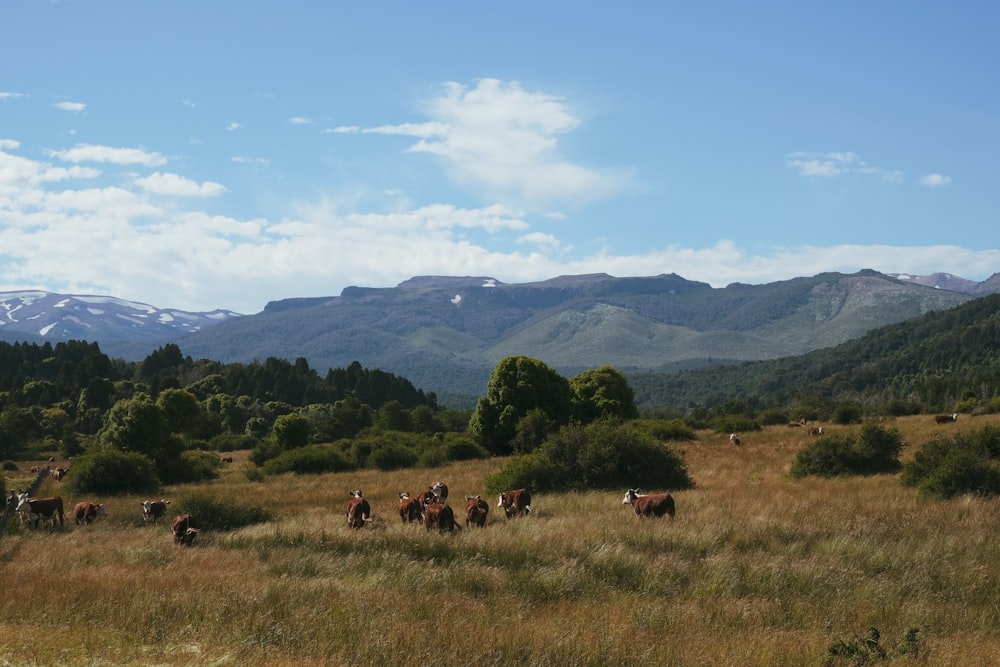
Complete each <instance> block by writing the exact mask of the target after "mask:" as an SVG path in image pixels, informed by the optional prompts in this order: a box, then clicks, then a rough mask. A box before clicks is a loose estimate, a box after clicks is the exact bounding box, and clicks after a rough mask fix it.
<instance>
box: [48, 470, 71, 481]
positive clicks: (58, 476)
mask: <svg viewBox="0 0 1000 667" xmlns="http://www.w3.org/2000/svg"><path fill="white" fill-rule="evenodd" d="M66 473H67V470H66V468H56V469H55V470H53V471H52V472H50V473H49V474H50V475H51V476H52V479H54V480H56V481H57V482H61V481H62V478H63V477H65V476H66Z"/></svg>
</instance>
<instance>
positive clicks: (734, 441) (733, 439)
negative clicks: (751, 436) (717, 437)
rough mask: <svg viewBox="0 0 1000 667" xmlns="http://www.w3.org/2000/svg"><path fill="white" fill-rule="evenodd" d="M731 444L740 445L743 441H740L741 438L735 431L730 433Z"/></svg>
mask: <svg viewBox="0 0 1000 667" xmlns="http://www.w3.org/2000/svg"><path fill="white" fill-rule="evenodd" d="M729 444H730V445H734V446H736V447H739V446H740V445H741V444H742V443H741V442H740V439H739V438H737V437H736V434H735V433H730V434H729Z"/></svg>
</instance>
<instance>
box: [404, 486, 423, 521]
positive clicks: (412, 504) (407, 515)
mask: <svg viewBox="0 0 1000 667" xmlns="http://www.w3.org/2000/svg"><path fill="white" fill-rule="evenodd" d="M399 518H400V519H402V520H403V523H410V522H413V521H423V519H424V506H423V503H421V502H420V499H419V498H416V497H413V496H411V495H410V494H408V493H401V494H399Z"/></svg>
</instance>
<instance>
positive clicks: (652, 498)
mask: <svg viewBox="0 0 1000 667" xmlns="http://www.w3.org/2000/svg"><path fill="white" fill-rule="evenodd" d="M622 505H631V506H632V509H633V510H634V511H635V515H636V516H637V517H640V518H641V517H647V516H656V517H660V516H663V515H664V514H667V515H669V516H670V518H671V519H673V518H674V512H675V509H674V497H673V496H671V495H670V494H669V493H654V494H649V495H640V494H639V489H629V490H628V491H626V492H625V497H624V498H622Z"/></svg>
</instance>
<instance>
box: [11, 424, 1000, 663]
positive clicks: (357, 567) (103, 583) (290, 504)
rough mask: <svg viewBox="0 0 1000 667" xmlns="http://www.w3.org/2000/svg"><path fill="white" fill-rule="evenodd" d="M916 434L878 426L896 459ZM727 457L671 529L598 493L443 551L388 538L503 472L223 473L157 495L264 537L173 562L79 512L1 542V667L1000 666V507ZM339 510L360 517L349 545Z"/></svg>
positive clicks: (122, 513) (556, 501)
mask: <svg viewBox="0 0 1000 667" xmlns="http://www.w3.org/2000/svg"><path fill="white" fill-rule="evenodd" d="M986 419H990V418H985V417H984V418H979V419H977V420H975V421H974V420H972V419H968V420H964V421H959V422H958V423H957V424H953V425H950V426H949V428H972V427H973V426H978V425H979V424H980V423H985V420H986ZM926 420H927V418H926V417H920V418H918V417H914V418H905V419H902V420H900V421H899V422H897V424H898V426H899V427H900V430H901V432H902V433H903V436H904V439H905V440H906V442H907V443H908V447H907V449H906V450H904V454H903V456H904V458H905V457H906V456H908V455H912V451H913V450H914V449H915V448H916V447H917V446H919V444H921V443H922V442H923V441H924V440H925V439H926V438H928V437H930V435H931V433H932V430H931V427H930V426H928V425H927V424H926V423H925V421H926ZM981 420H982V421H981ZM937 428H940V427H937ZM743 440H744V442H743V446H742V447H741V448H739V449H736V448H733V447H730V446H729V444H728V443H727V442H725V441H724V440H723V439H720V438H719V436H718V435H717V434H711V433H701V434H699V438H698V440H697V441H696V442H692V443H686V444H685V445H684V449H685V450H686V451H685V454H686V460H687V463H688V466H689V470H690V472H691V475H692V477H693V478H694V480H695V483H696V485H697V486H696V487H695V488H694V489H691V490H685V491H677V492H675V493H674V496H675V498H676V501H677V518H676V519H675V520H673V521H671V520H669V519H663V520H639V519H637V518H636V517H635V516H633V514H632V512H631V509H630V508H628V507H626V506H623V505H622V504H621V498H622V495H623V494H624V491H625V489H616V490H607V491H591V492H586V493H572V494H535V498H534V503H533V512H532V515H531V516H530V517H528V518H526V519H519V520H511V521H507V520H506V519H505V518H503V515H502V512H499V511H498V509H497V508H496V507H495V503H496V500H495V499H490V500H491V511H490V517H489V520H488V523H487V527H486V528H485V529H483V530H480V529H465V530H462V531H461V532H459V533H457V534H447V533H446V534H438V533H437V532H428V531H426V530H425V529H424V528H423V527H421V526H416V525H403V524H402V523H401V522H400V520H399V517H398V514H397V513H396V506H397V500H398V493H399V492H400V491H410V492H417V491H420V490H423V489H425V488H426V487H427V486H428V485H429V484H430V483H431V482H433V481H435V480H437V479H442V480H444V481H446V482H447V483H448V485H449V487H450V488H451V492H452V495H451V500H452V504H453V505H454V506H455V507H456V510H458V509H459V508H460V507H461V506H462V505H463V502H462V501H463V499H464V495H465V494H473V495H474V494H478V493H482V492H483V480H484V478H485V476H486V475H487V474H489V473H492V472H495V471H496V470H498V469H499V468H500V467H501V465H502V464H503V461H498V460H482V461H469V462H464V463H461V464H454V465H451V466H447V467H443V468H435V469H415V470H405V471H398V472H384V471H358V472H354V473H350V474H346V473H343V474H329V475H319V476H309V475H306V476H283V477H279V478H271V479H268V480H267V481H265V482H251V481H248V480H247V479H246V476H245V475H243V474H242V469H241V465H240V462H239V461H237V462H236V463H234V464H232V465H230V466H227V468H226V470H225V471H224V473H223V477H222V478H221V479H220V480H217V481H214V482H210V483H205V484H200V485H193V486H185V487H182V488H176V489H167V490H166V492H165V494H164V495H165V497H167V498H171V497H173V496H174V495H180V494H183V493H192V492H195V493H205V494H210V495H213V496H215V497H218V498H220V499H223V500H225V501H226V502H236V503H248V504H254V505H262V506H264V507H266V508H267V509H268V510H269V511H270V512H272V514H273V516H274V519H273V520H272V521H270V522H267V523H263V524H257V525H254V526H249V527H246V528H242V529H239V530H234V531H229V532H214V531H202V533H201V535H199V537H198V540H197V542H196V544H195V546H194V547H193V548H190V549H185V548H182V547H176V546H174V544H173V543H172V540H171V538H170V535H169V529H168V528H167V527H166V524H165V523H162V524H160V525H157V526H146V525H143V523H142V520H141V517H140V511H139V501H140V500H142V499H143V498H138V497H132V496H127V497H125V496H123V497H112V498H101V499H92V500H100V501H103V502H106V503H107V505H108V508H109V513H110V516H109V517H106V518H102V519H100V520H99V521H98V522H97V523H95V524H94V525H91V526H85V527H84V526H81V527H75V526H74V527H67V528H64V529H61V530H59V529H57V530H54V531H51V530H46V529H42V530H38V531H33V532H26V531H20V532H16V534H13V535H9V536H7V537H5V538H3V539H2V540H0V664H7V663H9V664H12V665H52V664H65V665H149V664H163V665H215V664H237V665H277V666H281V665H388V664H416V663H419V662H421V661H435V662H436V663H437V664H444V665H511V664H519V665H619V664H621V665H624V664H628V665H647V664H648V665H653V664H680V665H737V664H738V665H805V664H823V662H824V660H827V659H828V650H829V648H830V647H831V646H833V645H834V644H836V643H837V642H841V643H842V644H845V643H846V644H849V643H850V641H852V640H854V639H855V638H858V637H863V636H866V635H867V634H868V633H869V629H870V628H872V627H875V628H878V630H879V631H880V633H881V637H882V642H883V644H885V645H886V646H888V647H890V648H891V647H892V646H893V645H894V644H897V643H902V642H903V639H904V637H905V636H906V633H907V630H908V629H910V628H919V630H920V632H919V644H918V647H919V651H918V653H917V655H916V656H915V657H914V656H913V655H912V654H909V655H905V656H904V655H902V654H896V653H892V652H891V651H890V652H889V653H888V655H887V657H886V659H885V661H886V662H892V663H899V664H905V663H907V662H917V663H920V664H928V665H955V664H991V663H993V661H994V660H996V658H995V656H998V655H1000V630H998V628H1000V540H997V539H996V535H998V534H1000V531H998V529H1000V512H998V509H1000V501H998V500H997V499H982V498H976V497H968V496H967V497H962V498H957V499H954V500H950V501H944V502H938V501H930V500H924V499H921V498H919V497H918V496H917V493H916V492H915V491H914V490H912V489H907V488H904V487H902V486H901V484H900V483H899V478H898V475H877V476H870V477H852V478H839V479H831V480H826V479H817V478H809V477H807V478H803V479H792V478H791V477H790V476H789V475H788V472H789V469H790V467H791V464H792V461H793V460H794V456H795V452H796V451H797V450H798V448H800V447H801V446H803V445H804V444H806V443H807V442H808V441H809V440H808V438H807V436H806V435H805V433H804V430H803V429H789V428H787V427H784V426H781V427H773V428H768V429H765V430H764V431H762V432H758V433H754V434H749V435H747V437H745V438H744V439H743ZM47 484H49V486H48V487H47V488H46V489H43V492H46V493H48V492H52V493H58V492H60V491H61V489H60V488H59V487H58V486H57V485H56V483H55V482H48V483H47ZM356 488H361V489H362V490H363V491H364V493H365V497H366V498H368V499H369V501H370V503H371V505H372V508H373V510H374V512H375V520H374V521H373V522H372V524H371V525H369V526H368V527H366V528H365V529H364V530H361V531H352V530H349V529H348V528H347V527H346V519H345V510H346V503H347V499H348V495H349V492H350V491H351V490H352V489H356ZM657 490H659V489H644V491H649V492H652V491H657ZM64 495H65V494H64ZM76 500H77V499H71V498H67V504H68V505H70V506H71V505H72V503H73V502H75V501H76ZM457 513H459V514H461V512H460V511H459V512H457ZM844 660H847V659H846V658H845V659H844ZM834 664H850V663H849V662H846V661H845V662H842V663H834Z"/></svg>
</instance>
